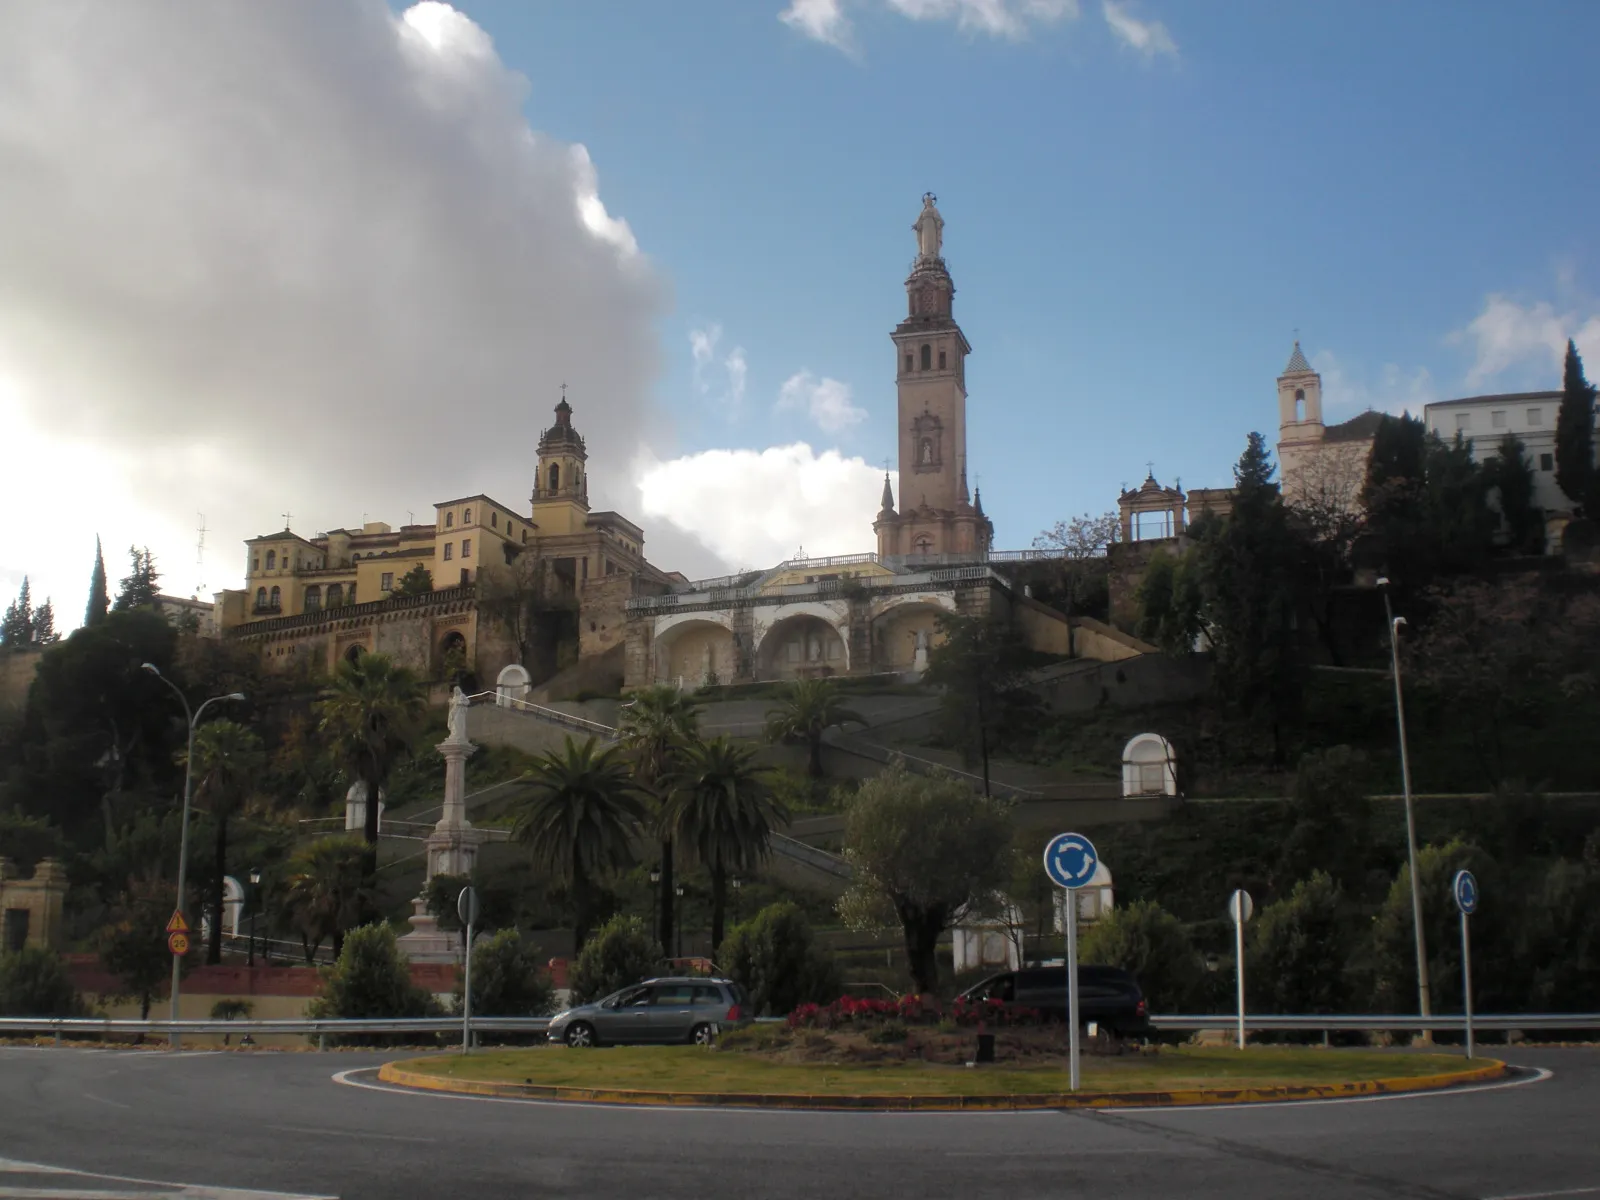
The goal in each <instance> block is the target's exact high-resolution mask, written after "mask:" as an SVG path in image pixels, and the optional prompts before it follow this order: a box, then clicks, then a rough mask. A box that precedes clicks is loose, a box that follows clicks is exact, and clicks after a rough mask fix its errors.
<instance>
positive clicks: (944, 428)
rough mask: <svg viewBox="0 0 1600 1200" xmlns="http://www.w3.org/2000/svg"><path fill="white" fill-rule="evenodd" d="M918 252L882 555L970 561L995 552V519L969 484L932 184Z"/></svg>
mask: <svg viewBox="0 0 1600 1200" xmlns="http://www.w3.org/2000/svg"><path fill="white" fill-rule="evenodd" d="M911 228H912V232H914V233H915V234H916V235H917V257H916V259H915V261H913V263H912V264H911V275H910V277H909V278H908V279H907V280H906V300H907V309H908V311H907V314H906V319H905V320H903V321H901V322H900V324H899V325H897V326H896V327H895V330H894V332H893V333H892V334H890V337H891V338H892V339H893V340H894V347H895V381H896V386H897V390H898V393H899V412H898V418H897V419H898V426H899V437H898V442H899V453H900V504H899V507H898V509H897V508H896V507H895V498H894V490H893V488H892V487H891V485H890V482H889V478H888V476H887V475H885V476H884V481H883V507H882V508H881V509H880V511H879V513H878V517H877V520H875V521H874V522H873V523H872V529H873V532H874V533H876V534H877V536H878V554H879V555H880V556H881V557H884V558H895V559H911V560H913V561H915V560H918V559H921V560H929V561H961V560H967V561H971V560H973V559H980V558H982V557H983V556H984V555H985V554H987V553H988V551H989V546H990V543H991V541H992V540H993V538H994V526H993V525H992V524H991V523H990V521H989V518H988V517H986V516H984V514H983V498H982V496H981V495H980V494H979V493H978V492H977V491H976V490H973V491H970V492H969V490H968V487H967V368H966V363H967V355H969V354H971V353H972V347H971V345H969V344H968V342H967V339H966V336H965V335H964V334H963V333H962V332H961V326H959V325H957V324H956V321H955V317H954V316H953V315H952V305H951V302H952V299H953V298H954V296H955V291H956V289H955V284H954V283H953V282H951V279H950V272H949V270H948V269H947V268H946V266H945V261H944V255H943V247H944V218H943V217H942V216H940V215H939V209H938V207H937V204H936V201H935V197H934V195H933V193H932V192H929V193H927V194H926V195H924V196H923V197H922V212H921V213H920V214H918V216H917V220H916V223H915V224H914V225H913V226H912V227H911Z"/></svg>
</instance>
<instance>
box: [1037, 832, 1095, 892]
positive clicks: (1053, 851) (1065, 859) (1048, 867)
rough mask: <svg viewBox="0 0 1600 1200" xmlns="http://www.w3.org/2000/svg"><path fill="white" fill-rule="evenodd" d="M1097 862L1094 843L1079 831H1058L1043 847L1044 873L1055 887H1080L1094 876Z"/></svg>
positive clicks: (1073, 888)
mask: <svg viewBox="0 0 1600 1200" xmlns="http://www.w3.org/2000/svg"><path fill="white" fill-rule="evenodd" d="M1099 863H1100V855H1099V854H1097V853H1096V852H1095V848H1094V843H1093V842H1091V841H1090V840H1089V839H1088V838H1086V837H1084V836H1083V834H1081V833H1058V834H1056V836H1055V837H1053V838H1051V839H1050V844H1049V845H1048V846H1046V847H1045V848H1044V873H1045V874H1046V875H1048V876H1050V882H1051V883H1053V884H1055V885H1056V886H1057V887H1064V888H1068V889H1072V890H1075V889H1077V888H1081V887H1082V886H1083V885H1084V884H1086V883H1088V882H1089V880H1091V879H1093V878H1094V869H1095V867H1096V866H1098V865H1099Z"/></svg>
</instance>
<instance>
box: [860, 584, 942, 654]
mask: <svg viewBox="0 0 1600 1200" xmlns="http://www.w3.org/2000/svg"><path fill="white" fill-rule="evenodd" d="M954 611H955V601H953V600H951V599H950V598H949V597H948V596H910V597H907V598H906V599H905V600H903V601H901V602H900V603H892V604H890V605H888V606H886V607H885V608H884V610H883V611H882V612H880V613H879V614H878V615H877V616H876V617H874V618H873V622H872V647H873V660H874V665H875V666H877V667H879V668H881V669H883V670H888V671H909V670H911V669H912V668H913V667H914V666H915V665H916V657H917V635H918V634H919V633H920V634H923V635H925V637H926V644H927V646H928V647H929V648H930V649H931V648H932V647H933V646H934V645H936V644H937V643H938V642H939V640H940V637H939V631H938V618H939V614H940V613H942V612H954Z"/></svg>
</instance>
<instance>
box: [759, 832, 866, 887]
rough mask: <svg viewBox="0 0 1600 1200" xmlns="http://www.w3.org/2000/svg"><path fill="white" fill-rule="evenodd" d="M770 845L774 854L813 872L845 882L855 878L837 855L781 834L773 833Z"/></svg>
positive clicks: (847, 865)
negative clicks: (819, 872) (820, 872)
mask: <svg viewBox="0 0 1600 1200" xmlns="http://www.w3.org/2000/svg"><path fill="white" fill-rule="evenodd" d="M770 844H771V846H772V852H773V853H774V854H778V855H782V856H783V857H784V858H787V859H790V860H791V861H793V862H797V863H802V864H804V865H805V866H808V867H811V868H812V869H813V870H817V871H822V872H824V873H826V874H828V875H832V876H835V877H836V878H839V879H843V880H845V881H847V882H848V881H849V880H851V879H853V878H855V871H854V869H852V868H851V866H850V864H849V863H848V862H846V861H845V860H844V859H843V858H840V857H839V856H838V855H837V854H830V853H828V851H826V850H819V849H817V847H815V846H813V845H810V844H809V843H807V842H802V841H799V840H797V839H795V838H792V837H788V836H786V835H784V834H781V833H774V834H773V835H772V837H771V841H770Z"/></svg>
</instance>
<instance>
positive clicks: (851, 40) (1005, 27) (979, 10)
mask: <svg viewBox="0 0 1600 1200" xmlns="http://www.w3.org/2000/svg"><path fill="white" fill-rule="evenodd" d="M854 3H855V0H852V4H854ZM884 4H885V6H886V7H887V8H888V9H889V11H891V12H894V13H898V14H899V15H900V16H902V17H905V18H907V19H909V20H912V21H946V22H951V23H953V24H954V25H955V27H956V28H957V29H959V30H961V31H962V32H963V33H981V34H987V35H988V36H990V37H1004V38H1011V39H1013V40H1021V39H1022V38H1025V37H1027V36H1028V34H1029V33H1031V32H1032V31H1033V29H1034V28H1035V27H1037V26H1041V25H1052V24H1055V23H1057V22H1060V21H1064V20H1070V19H1072V18H1075V17H1076V16H1077V15H1078V0H884ZM845 5H846V0H790V4H789V7H788V8H786V9H784V10H783V12H781V13H779V14H778V19H779V20H781V21H782V22H783V23H784V24H786V25H788V26H789V28H791V29H793V30H795V31H796V32H797V33H800V34H803V35H804V36H806V37H808V38H811V39H812V40H813V41H818V42H823V43H825V44H827V45H830V46H835V47H837V48H838V49H840V50H843V51H845V52H846V53H850V54H853V53H854V52H855V32H854V28H853V26H852V25H851V22H850V18H849V15H848V14H847V12H846V11H845Z"/></svg>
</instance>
